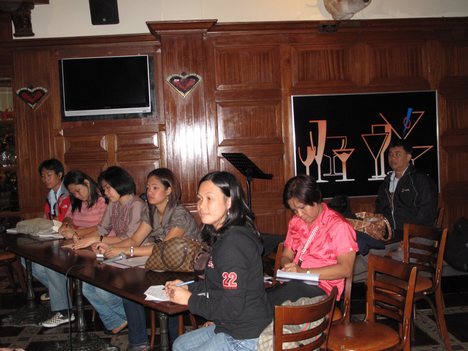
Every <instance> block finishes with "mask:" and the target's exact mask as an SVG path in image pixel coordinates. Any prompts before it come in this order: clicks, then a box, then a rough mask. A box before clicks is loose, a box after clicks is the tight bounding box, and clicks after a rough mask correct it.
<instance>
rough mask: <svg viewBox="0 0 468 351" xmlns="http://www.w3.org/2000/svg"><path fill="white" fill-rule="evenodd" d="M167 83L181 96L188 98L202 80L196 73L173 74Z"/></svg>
mask: <svg viewBox="0 0 468 351" xmlns="http://www.w3.org/2000/svg"><path fill="white" fill-rule="evenodd" d="M166 80H167V82H168V83H169V85H170V86H171V87H173V88H174V89H175V90H176V91H177V92H178V93H179V94H180V95H182V96H183V97H186V96H187V95H188V94H190V92H191V91H192V90H193V88H195V86H197V84H198V83H200V82H201V80H202V78H201V77H200V76H199V75H198V74H196V73H185V72H182V73H181V74H171V75H170V76H169V77H167V79H166Z"/></svg>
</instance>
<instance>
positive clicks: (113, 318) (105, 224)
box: [73, 167, 145, 333]
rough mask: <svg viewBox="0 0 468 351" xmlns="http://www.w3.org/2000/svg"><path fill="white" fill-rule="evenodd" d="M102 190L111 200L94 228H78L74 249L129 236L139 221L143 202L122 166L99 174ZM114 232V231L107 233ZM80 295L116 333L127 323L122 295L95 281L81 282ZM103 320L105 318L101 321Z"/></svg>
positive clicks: (143, 205) (116, 240)
mask: <svg viewBox="0 0 468 351" xmlns="http://www.w3.org/2000/svg"><path fill="white" fill-rule="evenodd" d="M98 181H99V183H100V184H101V187H102V188H103V189H104V194H105V195H106V197H107V198H108V199H109V201H110V203H109V205H108V206H107V209H106V212H105V213H104V216H103V218H102V220H101V222H100V223H99V224H98V225H97V227H96V229H95V230H94V231H93V232H91V233H89V232H88V231H87V232H86V233H85V234H84V238H81V235H82V233H83V230H77V231H76V232H77V240H76V241H75V243H74V246H73V248H74V249H82V248H85V247H88V246H91V245H93V248H94V249H96V245H97V244H98V243H109V244H112V243H118V242H120V241H121V240H124V239H127V238H129V237H131V236H132V234H133V233H134V232H135V231H136V229H137V228H138V226H139V225H140V223H141V214H142V212H143V210H144V208H145V203H144V202H143V200H141V199H140V198H139V197H138V196H135V182H134V180H133V178H132V176H131V175H130V174H129V173H128V172H127V171H125V170H124V169H123V168H121V167H109V168H108V169H106V170H105V171H103V172H102V173H101V174H100V175H99V178H98ZM111 232H114V233H115V235H114V236H112V235H109V234H110V233H111ZM83 295H84V296H85V297H86V298H87V299H88V301H89V302H90V303H91V304H92V305H93V307H94V308H95V309H96V311H97V312H98V313H99V316H100V317H101V320H102V321H103V323H105V324H107V325H108V326H112V329H110V330H112V332H113V333H118V332H119V331H120V330H122V329H123V328H125V327H126V326H127V316H126V314H125V310H124V307H123V302H122V298H121V297H119V296H117V295H114V294H112V293H110V292H108V291H105V290H103V289H100V288H97V287H96V286H94V285H91V284H88V283H83ZM104 321H106V322H104Z"/></svg>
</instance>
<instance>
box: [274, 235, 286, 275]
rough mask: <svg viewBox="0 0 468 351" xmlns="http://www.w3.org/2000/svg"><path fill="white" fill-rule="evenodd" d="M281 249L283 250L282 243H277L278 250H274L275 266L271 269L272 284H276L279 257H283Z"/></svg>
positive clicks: (279, 265) (279, 262)
mask: <svg viewBox="0 0 468 351" xmlns="http://www.w3.org/2000/svg"><path fill="white" fill-rule="evenodd" d="M283 248H284V243H279V244H278V248H277V249H276V256H275V266H274V268H273V279H274V282H276V272H277V271H278V269H280V267H281V256H282V255H283Z"/></svg>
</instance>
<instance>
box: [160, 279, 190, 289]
mask: <svg viewBox="0 0 468 351" xmlns="http://www.w3.org/2000/svg"><path fill="white" fill-rule="evenodd" d="M192 283H195V280H189V281H186V282H182V283H179V284H176V285H174V286H184V285H189V284H192ZM163 290H166V287H164V288H163Z"/></svg>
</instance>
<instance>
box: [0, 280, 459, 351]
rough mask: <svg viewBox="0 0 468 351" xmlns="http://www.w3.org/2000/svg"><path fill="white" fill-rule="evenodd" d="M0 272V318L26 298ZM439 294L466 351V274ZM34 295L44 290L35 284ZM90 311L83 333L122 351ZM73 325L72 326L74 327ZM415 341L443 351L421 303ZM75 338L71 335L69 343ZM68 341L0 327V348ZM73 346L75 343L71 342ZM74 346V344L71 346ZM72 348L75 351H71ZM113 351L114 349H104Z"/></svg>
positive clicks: (359, 306) (47, 346) (43, 349)
mask: <svg viewBox="0 0 468 351" xmlns="http://www.w3.org/2000/svg"><path fill="white" fill-rule="evenodd" d="M2 274H3V272H1V271H0V319H3V318H4V317H6V316H7V315H10V314H12V313H13V314H14V313H16V311H18V310H19V309H20V308H21V307H22V306H24V304H25V301H26V297H25V295H24V294H22V293H15V292H14V291H13V290H12V289H11V287H10V286H9V283H8V280H7V279H6V277H5V276H4V275H2ZM442 287H443V291H444V297H445V303H446V320H447V326H448V329H449V332H450V338H451V343H452V347H453V350H455V351H456V350H468V275H462V276H457V275H455V276H446V277H444V278H443V285H442ZM35 290H36V292H37V293H36V295H37V296H39V295H40V293H41V292H43V291H44V289H43V288H42V287H41V286H40V285H39V284H37V285H35ZM364 310H365V285H364V284H363V283H356V284H354V286H353V293H352V303H351V313H352V317H353V318H359V317H360V316H362V315H363V313H364ZM91 314H92V310H91V307H90V306H89V305H86V306H85V319H86V324H87V330H88V331H90V332H92V333H93V334H94V335H97V336H98V337H100V338H102V339H103V340H104V341H105V342H106V343H108V344H110V345H114V346H117V347H119V348H120V349H121V350H122V351H124V350H125V349H126V346H127V333H126V331H124V332H123V333H121V334H120V335H116V336H112V337H111V336H109V335H106V334H104V331H103V329H104V328H103V326H102V324H101V322H100V321H99V318H96V321H95V322H91ZM74 327H75V326H73V328H74ZM414 334H415V339H414V340H413V342H412V345H413V347H412V350H414V351H431V350H433V351H435V350H445V348H444V347H443V346H442V345H441V344H440V343H439V337H438V335H439V334H438V331H437V327H436V324H435V322H434V318H433V315H432V312H431V310H430V308H429V306H427V305H426V304H425V303H420V304H419V305H418V309H417V314H416V329H415V333H414ZM74 338H76V335H75V333H74V334H73V336H72V340H76V339H74ZM68 341H69V335H68V327H67V325H62V326H60V327H57V328H51V329H47V328H41V327H39V326H27V327H15V326H5V325H3V326H1V328H0V348H2V347H10V348H23V349H25V350H26V351H54V350H67V349H68V347H67V346H66V345H67V342H68ZM73 343H74V344H75V341H74V342H73ZM75 347H76V345H75ZM74 349H76V348H74ZM107 350H109V351H113V350H115V348H108V349H107Z"/></svg>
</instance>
